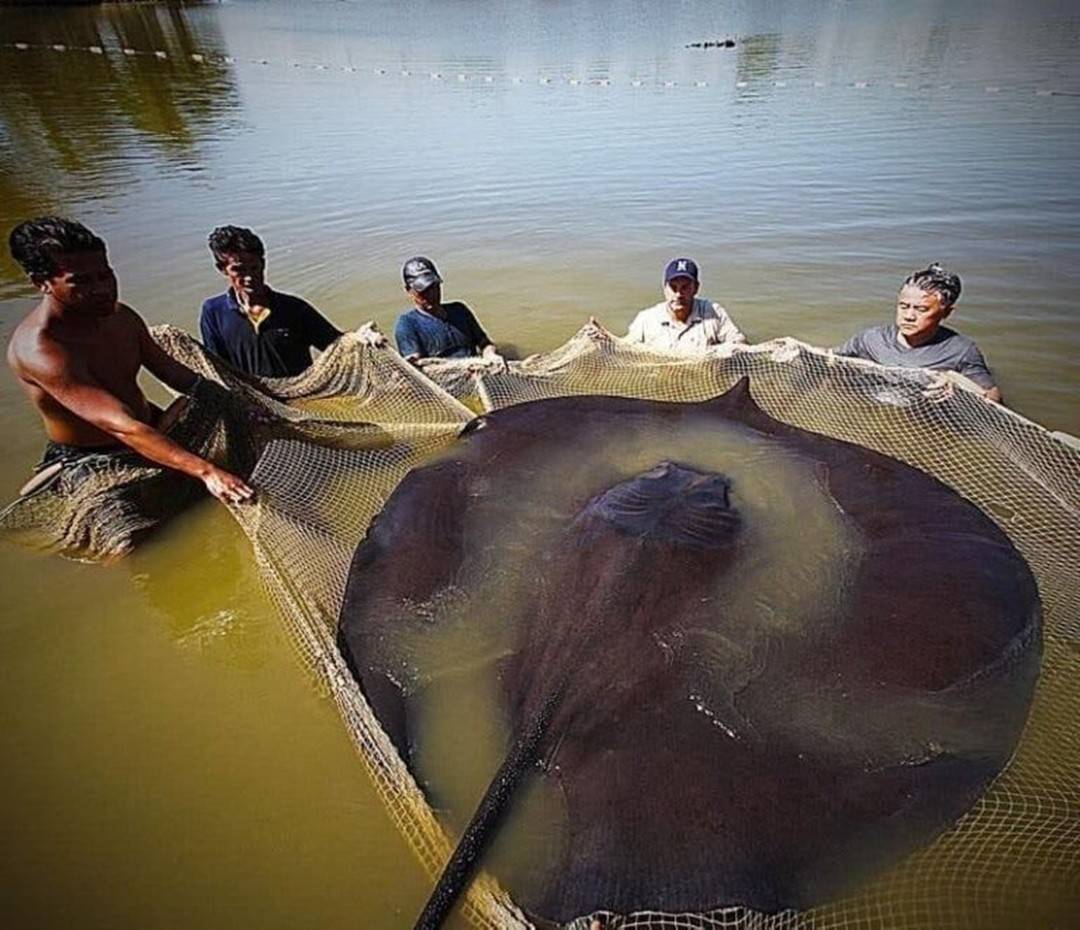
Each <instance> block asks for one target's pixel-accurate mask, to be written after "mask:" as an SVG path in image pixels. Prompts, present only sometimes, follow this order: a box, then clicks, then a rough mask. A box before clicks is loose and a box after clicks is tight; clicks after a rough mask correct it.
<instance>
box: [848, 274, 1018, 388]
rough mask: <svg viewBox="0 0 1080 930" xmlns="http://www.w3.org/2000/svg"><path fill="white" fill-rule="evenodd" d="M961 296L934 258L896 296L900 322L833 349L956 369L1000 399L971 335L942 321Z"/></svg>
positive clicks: (886, 361) (905, 364)
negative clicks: (933, 262) (951, 327)
mask: <svg viewBox="0 0 1080 930" xmlns="http://www.w3.org/2000/svg"><path fill="white" fill-rule="evenodd" d="M959 296H960V278H959V276H958V275H955V274H952V273H950V272H948V271H946V270H945V269H944V268H942V267H941V265H938V264H936V263H935V264H933V265H931V266H930V267H929V268H924V269H923V270H922V271H913V272H912V273H911V274H909V275H908V276H907V279H906V280H905V281H904V284H903V286H902V287H901V288H900V294H899V296H898V297H897V299H896V322H895V323H889V324H888V325H886V326H873V327H871V328H870V329H864V330H863V331H862V332H861V333H858V334H856V335H854V336H852V337H851V338H850V339H849V340H848V341H847V342H845V343H844V344H843V345H842V346H840V347H838V348H837V349H834V350H833V351H835V352H836V354H837V355H847V356H852V357H854V358H865V359H869V360H870V361H871V362H877V363H878V364H879V365H891V366H897V367H900V368H929V369H932V370H934V371H957V372H959V373H960V374H962V375H964V377H966V378H970V379H971V380H972V381H974V382H975V383H976V384H977V385H979V387H981V388H982V389H983V392H984V394H985V396H986V397H987V398H988V399H989V400H992V401H995V402H996V403H999V404H1000V403H1001V391H999V390H998V388H997V386H996V385H995V384H994V376H993V375H992V374H991V373H990V369H989V368H988V367H987V365H986V359H984V358H983V355H982V352H980V351H979V347H978V346H977V345H975V343H974V342H973V341H972V340H971V339H968V337H967V336H961V335H960V334H959V333H958V332H956V331H955V330H952V329H949V328H948V327H947V326H942V325H941V324H942V321H943V320H944V319H945V318H946V317H947V316H948V315H949V314H950V313H952V309H953V306H954V305H955V303H956V300H957V298H958V297H959Z"/></svg>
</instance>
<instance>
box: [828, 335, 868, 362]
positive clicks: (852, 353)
mask: <svg viewBox="0 0 1080 930" xmlns="http://www.w3.org/2000/svg"><path fill="white" fill-rule="evenodd" d="M833 353H834V354H835V355H845V356H847V357H848V358H865V359H870V361H873V359H871V358H870V356H869V354H868V353H867V351H866V349H865V347H864V346H863V334H862V333H856V334H855V335H854V336H852V337H851V338H850V339H848V340H847V342H843V343H841V344H840V345H838V346H837V347H836V348H835V349H833Z"/></svg>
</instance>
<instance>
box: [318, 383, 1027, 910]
mask: <svg viewBox="0 0 1080 930" xmlns="http://www.w3.org/2000/svg"><path fill="white" fill-rule="evenodd" d="M655 424H659V425H660V426H661V427H662V429H663V431H664V435H665V436H667V437H672V443H673V444H674V445H678V442H677V441H676V440H677V439H678V437H679V436H681V435H683V434H684V433H687V434H694V435H696V436H699V437H700V436H704V437H705V438H706V439H707V438H708V436H709V435H710V431H714V432H717V433H719V431H721V430H727V431H729V432H730V431H731V430H735V431H737V435H739V436H744V437H745V438H746V441H747V442H751V443H755V444H758V445H761V446H762V447H763V448H768V449H774V448H775V449H777V450H779V451H780V453H781V454H782V455H783V456H784V457H785V458H786V459H787V460H790V461H793V462H796V463H798V466H799V469H800V472H799V473H800V474H803V475H806V476H809V477H808V479H807V482H806V483H807V486H806V487H805V489H802V488H800V489H799V491H798V493H803V494H805V495H806V496H807V498H809V497H811V496H815V497H816V498H818V499H820V500H821V501H824V502H825V504H826V505H827V507H828V508H829V509H830V511H831V512H832V513H833V514H834V515H835V520H836V521H837V524H838V525H840V526H841V527H843V531H844V533H845V534H846V537H845V538H849V539H850V540H851V544H850V545H849V546H848V547H847V548H846V549H845V550H844V552H845V555H844V557H843V570H842V571H839V572H838V573H837V575H836V580H835V583H834V587H836V588H837V589H838V590H837V591H836V592H835V597H832V598H829V599H827V603H826V604H825V606H824V607H823V608H822V609H821V610H820V611H815V610H814V609H808V610H807V612H806V615H805V617H804V618H803V621H802V622H800V623H797V624H790V623H785V622H783V619H782V618H781V619H779V620H778V619H777V618H775V617H772V616H770V615H768V614H759V613H756V612H755V611H754V610H747V609H746V607H745V605H746V604H748V603H754V599H753V598H752V597H751V598H749V599H748V598H747V597H741V598H739V597H729V596H728V595H730V594H731V593H732V592H737V589H738V587H739V585H740V584H742V583H743V578H744V577H745V576H747V575H749V574H750V572H749V570H748V569H747V568H746V567H747V566H749V565H752V564H753V563H754V558H755V546H756V545H759V543H756V542H755V538H756V537H755V529H756V527H755V525H754V519H752V518H753V517H755V516H756V518H757V519H758V520H767V507H765V508H764V509H763V507H762V506H760V505H758V506H754V505H753V504H754V502H753V501H750V500H748V499H746V498H741V497H740V482H739V480H738V479H732V478H731V477H730V476H729V475H727V474H725V473H724V472H722V471H720V470H717V469H715V468H713V467H703V466H702V465H701V464H699V463H696V462H693V461H686V460H681V459H680V460H678V461H670V460H660V461H657V462H654V463H653V464H652V465H651V466H650V467H647V468H644V469H641V470H638V471H634V472H632V473H630V474H621V475H620V474H614V473H610V474H609V473H605V472H604V470H603V469H600V470H599V471H598V472H597V474H596V475H595V476H594V477H591V478H590V479H589V480H587V481H584V489H583V483H582V481H577V482H575V481H573V480H570V479H571V475H572V474H573V472H574V471H575V468H576V466H575V458H574V455H573V454H569V455H568V454H567V450H575V449H579V448H581V449H585V448H598V446H597V443H600V444H603V442H604V441H605V437H606V436H607V437H610V439H611V441H612V442H622V443H626V442H627V437H628V436H630V437H633V435H634V434H635V431H638V430H645V429H647V428H649V427H650V425H655ZM630 442H631V444H632V438H631V440H630ZM560 470H561V471H560ZM564 474H565V480H560V476H561V475H564ZM553 475H554V478H553V477H552V476H553ZM541 479H543V480H545V481H546V487H547V488H548V489H549V493H553V494H554V495H555V496H558V494H559V491H558V489H559V488H560V487H561V486H563V485H565V487H566V491H565V496H566V497H567V499H566V500H564V501H558V502H552V503H551V504H550V507H549V508H548V509H549V510H550V513H545V514H543V515H542V518H536V519H540V523H541V524H543V526H544V527H546V529H545V531H544V533H541V534H540V536H541V537H542V539H543V543H544V549H543V551H541V552H531V551H530V549H529V544H530V541H529V539H528V538H526V539H522V540H518V539H516V538H515V535H514V531H515V527H516V526H517V525H519V524H520V525H521V526H522V527H524V528H526V529H527V527H528V526H536V525H540V524H537V523H535V521H534V523H532V524H530V523H529V522H528V519H529V518H527V516H526V512H527V511H529V512H532V511H535V510H536V509H537V503H536V501H535V500H531V499H530V498H529V496H528V494H527V493H525V491H526V486H527V485H528V484H529V483H530V482H536V481H539V480H541ZM743 483H744V484H746V483H747V482H746V481H745V479H744V482H743ZM552 488H553V489H555V490H554V492H552V491H551V490H550V489H552ZM530 508H531V510H530ZM762 514H765V516H762ZM496 522H497V523H499V525H498V526H496V525H495V523H496ZM496 530H497V531H498V534H499V540H500V541H499V543H498V546H496V547H494V551H493V547H491V546H490V545H489V546H486V547H485V545H480V544H479V543H478V541H479V540H482V539H486V538H489V537H491V536H492V535H493V534H495V533H496ZM787 531H788V532H791V533H795V534H798V533H799V527H798V526H794V527H790V528H789V529H788V530H787ZM523 532H524V530H523ZM527 535H528V533H527V532H526V536H527ZM804 544H805V546H806V551H807V553H808V555H807V559H808V561H810V554H811V553H813V551H814V549H815V548H816V547H817V545H818V542H817V541H816V540H815V539H812V538H810V539H806V540H805V541H804ZM503 562H505V563H506V564H508V565H509V566H510V568H506V567H505V566H504V565H502V563H503ZM811 574H812V573H811ZM755 577H757V578H758V579H760V578H761V577H763V576H762V575H761V573H760V572H758V573H757V574H756V575H755ZM764 577H766V578H767V577H768V576H767V574H766V575H765V576H764ZM478 579H489V580H490V579H495V581H494V582H493V583H494V584H496V585H497V586H503V587H505V586H506V585H512V586H515V587H516V588H517V589H518V592H519V595H520V596H519V597H517V598H516V599H515V600H514V601H513V603H515V604H518V605H519V608H518V609H517V612H516V614H517V615H516V616H507V617H506V618H505V627H506V630H505V631H504V633H505V635H503V636H502V638H501V639H500V640H499V642H500V643H501V644H502V646H501V648H502V650H503V652H504V653H505V654H506V655H507V656H508V658H506V659H505V660H504V661H503V662H502V663H501V665H500V668H501V676H502V692H503V694H504V697H505V717H506V721H507V724H508V727H509V731H510V733H511V744H512V747H511V750H510V752H509V755H508V757H507V761H506V762H505V763H504V766H503V769H501V770H500V773H499V774H498V775H497V777H496V779H495V780H494V782H493V787H492V789H490V790H489V794H488V796H487V798H486V800H485V802H484V804H482V805H481V811H480V812H479V813H478V815H477V818H475V819H474V824H475V823H476V822H477V821H480V823H481V825H480V826H479V827H477V830H476V835H474V836H472V838H471V839H470V840H469V843H472V844H475V843H476V842H478V840H477V838H476V837H477V836H479V835H480V833H482V832H483V831H484V830H488V829H490V828H491V825H492V823H493V822H494V818H495V813H494V811H495V807H496V805H495V803H494V801H493V800H492V796H493V793H494V794H495V795H499V797H498V801H499V803H502V802H504V801H505V800H506V795H507V794H508V793H509V791H510V788H509V787H508V786H510V785H511V784H512V779H511V778H510V777H509V776H511V775H512V776H513V778H516V777H517V776H518V775H520V774H521V772H522V771H523V770H525V769H527V768H530V767H532V766H534V764H535V766H536V768H538V770H539V771H540V773H541V777H543V778H546V779H551V780H554V781H555V782H557V784H558V787H559V789H560V792H561V796H562V797H563V798H564V805H565V831H564V832H565V838H564V842H563V845H562V852H561V855H560V856H558V857H556V858H555V859H554V861H551V862H549V863H546V866H545V868H544V869H543V870H541V871H542V872H543V875H542V877H541V880H540V881H538V882H536V883H535V884H534V885H533V887H531V888H530V889H527V890H525V891H522V892H519V891H518V890H517V889H513V888H512V889H511V891H512V892H513V893H515V895H517V896H518V898H519V903H521V904H522V905H523V906H524V907H525V908H526V909H527V910H528V911H529V912H530V913H532V914H534V915H536V916H539V917H542V918H546V919H553V920H569V919H572V918H573V917H575V916H578V915H581V914H584V913H588V912H590V911H593V910H597V909H609V910H613V911H617V912H624V913H625V912H629V911H633V910H640V909H655V910H661V911H667V912H680V911H707V910H710V909H714V908H717V907H722V906H727V905H746V906H749V907H754V908H757V909H760V910H766V911H775V910H779V909H782V908H788V907H795V908H802V907H807V906H810V905H813V904H816V903H820V902H822V901H824V900H828V899H830V898H831V897H833V896H835V895H836V894H838V893H840V892H841V891H843V890H845V889H846V888H848V887H850V886H851V885H852V884H853V883H854V882H855V881H857V880H858V878H859V877H860V876H861V875H863V874H865V873H866V872H868V871H871V870H873V869H876V868H879V867H881V866H883V865H886V864H887V863H889V862H890V861H894V860H895V859H896V858H897V857H898V856H901V855H903V854H906V853H908V852H910V851H911V850H913V849H915V848H918V847H919V846H920V845H923V844H925V843H927V842H929V841H930V840H931V839H932V838H933V837H934V836H935V835H936V834H937V833H939V832H941V831H942V830H943V829H945V828H946V827H947V826H948V825H950V824H951V823H952V822H953V821H955V820H956V819H957V818H958V817H959V816H960V815H961V814H962V813H963V812H964V811H965V810H967V809H968V808H969V807H970V806H971V804H972V803H974V801H975V800H976V798H977V797H978V796H979V795H980V794H981V792H982V791H983V790H984V789H985V788H986V786H987V785H988V784H989V782H990V781H991V780H992V778H993V777H994V776H995V775H996V774H997V773H998V772H999V771H1000V770H1001V768H1002V767H1003V766H1004V765H1005V764H1006V762H1007V761H1008V759H1009V758H1010V756H1011V754H1012V752H1013V749H1014V747H1015V744H1016V741H1017V739H1018V737H1019V734H1020V731H1021V729H1022V727H1023V723H1024V720H1025V718H1026V713H1027V707H1028V703H1029V701H1030V697H1031V692H1032V689H1033V687H1034V682H1035V679H1036V676H1037V669H1038V660H1039V655H1040V628H1039V601H1038V592H1037V589H1036V586H1035V583H1034V580H1033V578H1032V576H1031V574H1030V571H1029V570H1028V568H1027V566H1026V564H1025V562H1024V561H1023V559H1022V558H1021V557H1020V555H1019V554H1018V553H1017V552H1016V550H1015V549H1014V548H1013V546H1012V545H1011V543H1010V542H1009V540H1008V538H1007V537H1006V536H1005V535H1004V534H1003V533H1002V532H1001V531H1000V530H999V529H998V528H997V527H996V526H995V525H994V524H993V523H992V522H991V521H990V520H989V519H988V518H987V517H985V516H984V515H983V514H982V512H981V511H979V510H978V509H977V508H976V507H974V506H973V505H971V504H970V503H968V502H967V501H965V500H964V499H962V498H961V497H959V496H958V495H957V494H955V493H954V492H953V491H951V490H950V489H948V488H947V487H945V486H944V485H942V484H941V483H940V482H938V481H936V480H934V479H932V478H930V477H928V476H926V475H925V474H923V473H921V472H918V471H916V470H914V469H912V468H910V467H908V466H906V465H903V464H902V463H899V462H897V461H895V460H892V459H888V458H886V457H884V456H881V455H877V454H875V453H873V452H870V451H868V450H865V449H862V448H860V447H857V446H853V445H850V444H847V443H843V442H840V441H837V440H832V439H827V438H825V437H822V436H818V435H815V434H812V433H807V432H804V431H801V430H798V429H795V428H793V427H789V426H786V425H784V424H781V423H779V422H777V421H775V420H773V419H771V418H770V417H768V416H767V415H766V414H764V413H763V412H762V411H761V410H760V409H759V408H758V407H757V406H756V405H755V404H754V403H753V401H752V400H751V399H750V396H749V392H748V387H747V385H746V384H745V383H741V384H740V385H738V386H736V388H734V389H732V390H731V391H729V392H728V393H727V394H726V395H724V396H722V397H720V398H718V399H716V400H714V401H710V402H706V403H703V404H692V405H680V404H665V403H658V402H648V401H635V400H625V399H616V398H602V397H601V398H598V397H589V398H565V399H558V400H549V401H540V402H536V403H533V404H526V405H522V406H520V407H512V408H508V409H506V410H503V411H499V412H496V413H494V414H491V415H488V416H486V417H484V418H481V420H480V421H477V422H476V423H475V425H474V427H473V428H472V429H470V430H467V431H466V433H465V434H464V435H463V437H462V439H461V440H460V442H459V444H458V445H457V446H456V447H455V449H454V450H453V451H452V453H451V454H450V456H449V457H447V458H445V459H444V460H442V461H440V462H438V463H436V464H433V465H430V466H427V467H425V468H422V469H419V470H417V471H415V472H413V473H412V474H410V475H409V476H407V477H406V479H405V480H404V481H403V482H402V484H401V485H400V486H399V487H398V489H397V490H396V491H395V493H394V495H393V496H392V497H391V499H390V501H389V502H388V503H387V505H386V507H385V508H384V510H383V512H382V514H380V516H379V517H378V518H377V519H376V520H375V522H374V523H373V524H372V527H371V528H370V530H369V533H368V536H367V538H366V539H365V540H364V541H363V542H362V543H361V545H360V546H359V547H358V549H357V551H356V554H355V556H354V560H353V564H352V568H351V571H350V576H349V583H348V587H347V591H346V596H345V600H344V604H343V608H342V613H341V620H340V625H339V643H340V645H341V648H342V651H343V653H344V655H345V657H346V659H347V661H348V662H349V664H350V668H351V669H352V670H353V673H354V675H355V676H356V678H357V680H358V682H359V683H360V685H361V687H362V688H363V690H364V691H365V693H366V695H367V696H368V699H369V700H370V701H371V703H372V705H373V707H374V709H375V711H376V713H377V714H378V716H379V717H380V720H382V721H383V723H384V726H385V727H386V729H387V731H388V732H389V733H390V735H391V736H392V737H393V739H394V740H395V742H396V744H397V745H398V748H399V750H400V751H401V752H402V753H403V755H404V756H405V757H406V758H407V759H408V758H409V756H410V751H411V748H412V747H411V740H413V739H414V738H415V734H414V732H413V730H412V727H411V725H410V724H411V721H410V699H411V696H412V694H413V693H414V691H415V689H416V688H417V687H419V685H418V682H421V681H422V676H415V675H411V674H410V672H409V670H408V669H407V668H405V667H406V666H407V665H409V663H410V656H411V655H412V653H411V652H409V651H408V650H403V649H400V648H397V647H396V646H395V643H399V642H404V641H416V639H417V638H421V639H422V638H423V637H425V636H427V635H429V634H434V633H435V632H437V630H438V628H439V626H440V624H443V623H451V622H453V623H461V622H468V617H469V615H470V612H471V609H472V608H471V606H470V602H469V593H468V591H467V590H464V589H465V588H467V587H468V586H469V585H475V584H477V583H479V582H478ZM781 580H782V579H776V582H777V584H779V583H780V581H781ZM759 583H760V582H759ZM481 587H482V585H481ZM767 594H768V592H767V591H765V592H762V596H763V597H765V596H767ZM462 598H464V600H465V604H466V606H465V609H457V610H456V611H455V610H451V609H444V608H445V605H447V604H453V603H458V604H459V607H460V601H461V599H462ZM480 600H482V598H480V597H477V598H476V599H475V601H476V602H477V603H478V602H479V601H480ZM440 605H443V606H440ZM740 605H742V606H740ZM449 618H453V619H449ZM463 618H464V619H463ZM500 786H501V787H500ZM486 806H487V807H488V808H490V809H487V810H485V807H486ZM467 836H470V834H467ZM474 851H475V850H474Z"/></svg>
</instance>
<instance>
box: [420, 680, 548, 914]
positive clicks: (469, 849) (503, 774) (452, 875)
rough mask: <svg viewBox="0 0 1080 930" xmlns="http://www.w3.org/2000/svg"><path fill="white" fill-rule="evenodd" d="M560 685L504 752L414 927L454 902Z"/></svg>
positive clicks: (527, 762) (531, 753)
mask: <svg viewBox="0 0 1080 930" xmlns="http://www.w3.org/2000/svg"><path fill="white" fill-rule="evenodd" d="M562 691H563V689H562V688H561V687H559V688H556V689H554V690H553V691H552V692H551V694H550V695H549V696H548V698H547V700H546V701H544V702H543V704H542V705H541V706H540V709H539V711H538V712H537V713H536V714H535V716H534V717H533V718H532V720H531V721H530V722H529V723H528V725H526V726H525V727H523V728H522V730H521V732H520V734H519V735H518V737H517V739H516V740H515V742H514V745H513V746H512V747H511V748H510V751H509V752H508V753H507V754H506V758H505V759H504V760H503V763H502V765H501V766H499V771H498V772H496V773H495V777H494V778H493V779H492V780H491V784H489V785H488V788H487V791H485V792H484V797H483V798H482V799H481V801H480V804H479V805H478V806H477V808H476V812H475V813H474V814H473V816H472V820H470V821H469V825H468V826H467V827H466V828H465V832H464V833H463V834H462V835H461V839H460V840H458V844H457V847H456V848H455V849H454V853H453V855H452V856H451V857H450V859H449V861H448V862H447V863H446V865H445V866H444V867H443V871H442V875H440V876H439V881H438V883H437V884H436V885H435V889H434V890H433V891H432V892H431V897H429V898H428V902H427V904H426V905H425V907H424V910H423V913H421V915H420V917H419V919H418V920H417V921H416V926H415V930H438V928H439V927H441V926H442V922H443V921H444V920H445V919H446V915H447V914H449V913H450V909H451V908H452V907H453V906H454V902H455V901H456V900H457V898H458V896H459V895H460V894H461V892H462V891H463V890H464V888H465V886H466V884H467V883H468V881H469V877H470V876H471V875H472V871H473V868H474V867H475V865H476V862H477V860H478V859H479V858H480V855H481V854H482V853H483V851H484V848H485V847H486V846H487V842H488V839H489V838H490V837H491V834H492V833H493V832H494V829H495V827H496V826H498V823H499V818H500V817H501V816H502V814H503V811H505V809H506V805H507V803H508V802H509V801H510V798H511V796H512V795H513V793H514V790H515V789H516V788H517V786H518V783H519V782H520V781H521V776H522V775H523V774H524V773H525V772H526V771H527V770H528V769H529V768H531V767H532V764H533V762H534V760H535V759H536V753H537V749H538V748H539V746H540V743H541V742H542V741H543V739H544V735H545V734H546V733H547V729H548V725H549V724H550V723H551V718H552V717H553V716H554V714H555V708H556V707H557V706H558V704H559V700H560V698H561V697H562Z"/></svg>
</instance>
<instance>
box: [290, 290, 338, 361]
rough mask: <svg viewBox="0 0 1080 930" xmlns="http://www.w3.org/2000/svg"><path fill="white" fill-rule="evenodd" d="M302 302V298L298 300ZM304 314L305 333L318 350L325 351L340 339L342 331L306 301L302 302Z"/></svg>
mask: <svg viewBox="0 0 1080 930" xmlns="http://www.w3.org/2000/svg"><path fill="white" fill-rule="evenodd" d="M297 300H300V298H297ZM300 304H301V305H302V307H303V314H304V333H305V335H306V337H307V341H308V342H309V343H310V344H311V345H313V346H315V348H316V349H319V350H320V351H323V350H325V349H326V347H327V346H329V345H330V343H332V342H333V341H334V340H336V339H338V338H340V336H341V330H340V329H338V328H337V327H336V326H335V325H334V324H333V323H331V322H330V321H329V320H328V319H327V318H326V317H324V316H323V315H322V314H321V313H319V311H318V310H316V309H315V308H314V307H313V306H311V304H309V303H308V302H307V301H306V300H300Z"/></svg>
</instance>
